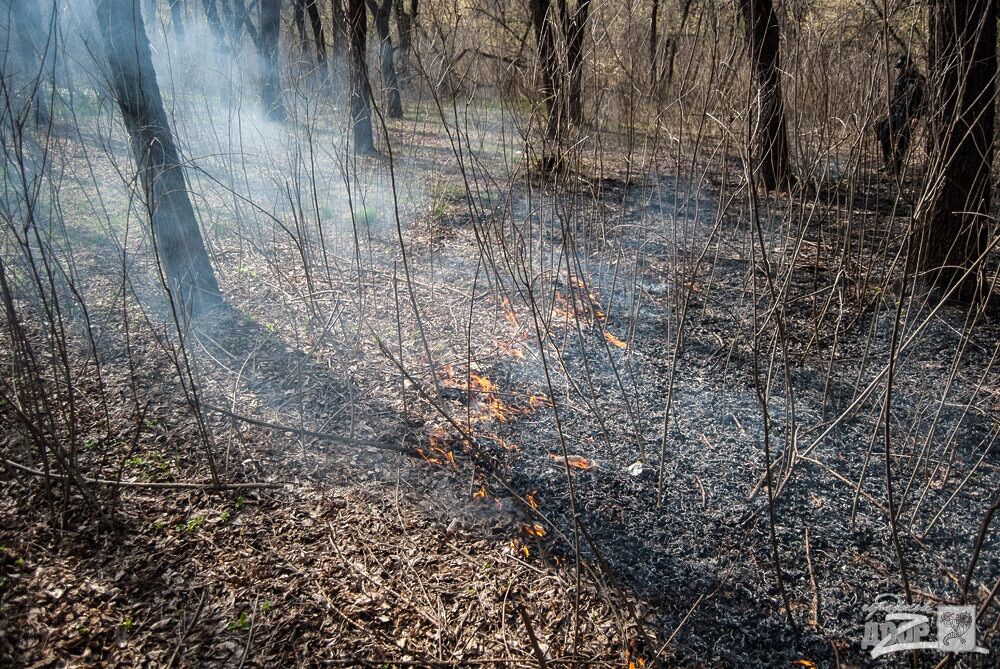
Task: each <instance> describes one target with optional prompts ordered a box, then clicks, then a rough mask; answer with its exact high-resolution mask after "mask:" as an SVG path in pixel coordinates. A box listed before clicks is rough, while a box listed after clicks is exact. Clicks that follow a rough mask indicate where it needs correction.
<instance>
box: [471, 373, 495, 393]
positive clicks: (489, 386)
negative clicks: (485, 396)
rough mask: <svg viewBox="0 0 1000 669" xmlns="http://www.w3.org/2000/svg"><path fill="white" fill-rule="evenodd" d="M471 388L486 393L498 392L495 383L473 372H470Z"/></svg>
mask: <svg viewBox="0 0 1000 669" xmlns="http://www.w3.org/2000/svg"><path fill="white" fill-rule="evenodd" d="M469 388H470V389H472V390H478V391H480V392H484V393H495V392H496V391H497V386H496V384H495V383H493V382H492V381H490V380H489V379H488V378H486V377H485V376H482V375H480V374H476V373H475V372H473V371H470V372H469Z"/></svg>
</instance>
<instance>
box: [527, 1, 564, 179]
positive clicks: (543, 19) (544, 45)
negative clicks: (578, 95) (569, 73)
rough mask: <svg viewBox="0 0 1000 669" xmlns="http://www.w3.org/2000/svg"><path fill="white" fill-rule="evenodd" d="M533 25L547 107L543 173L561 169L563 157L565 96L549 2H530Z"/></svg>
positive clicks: (541, 90)
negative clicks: (563, 94) (562, 92)
mask: <svg viewBox="0 0 1000 669" xmlns="http://www.w3.org/2000/svg"><path fill="white" fill-rule="evenodd" d="M529 9H530V11H531V25H532V27H533V28H534V31H535V39H536V41H537V43H538V62H539V65H540V67H541V75H542V77H541V87H540V92H541V94H542V100H543V101H544V103H545V107H546V121H545V135H544V138H543V144H542V158H541V164H540V167H541V170H542V171H543V172H552V171H555V170H556V169H558V167H559V165H560V163H561V162H562V161H561V157H562V149H561V137H560V134H561V132H562V128H563V126H564V125H565V124H564V122H563V121H564V116H565V114H564V112H563V104H562V99H561V98H562V96H561V95H559V81H560V78H561V77H560V69H561V68H560V67H559V58H558V56H557V54H556V44H555V34H554V32H553V29H552V21H551V20H550V19H549V11H550V2H549V0H530V1H529Z"/></svg>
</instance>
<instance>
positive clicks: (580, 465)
mask: <svg viewBox="0 0 1000 669" xmlns="http://www.w3.org/2000/svg"><path fill="white" fill-rule="evenodd" d="M549 459H550V460H554V461H556V462H563V456H561V455H559V454H558V453H549ZM565 462H566V464H567V465H569V466H570V467H572V468H573V469H581V470H583V471H588V470H590V469H596V468H597V464H596V463H594V462H592V461H591V460H588V459H587V458H585V457H583V456H582V455H567V456H566V458H565Z"/></svg>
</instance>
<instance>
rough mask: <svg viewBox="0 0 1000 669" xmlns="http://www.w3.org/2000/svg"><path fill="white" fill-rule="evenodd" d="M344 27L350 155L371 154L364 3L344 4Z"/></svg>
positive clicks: (353, 0) (350, 1)
mask: <svg viewBox="0 0 1000 669" xmlns="http://www.w3.org/2000/svg"><path fill="white" fill-rule="evenodd" d="M347 24H348V32H349V33H350V44H349V52H350V54H349V55H350V61H351V62H350V70H351V127H352V130H353V133H354V153H355V154H357V155H370V154H372V153H374V152H375V142H374V140H373V139H372V109H371V96H372V93H371V86H370V85H369V82H368V68H367V65H366V64H365V54H366V52H367V49H368V13H367V10H366V9H365V0H347Z"/></svg>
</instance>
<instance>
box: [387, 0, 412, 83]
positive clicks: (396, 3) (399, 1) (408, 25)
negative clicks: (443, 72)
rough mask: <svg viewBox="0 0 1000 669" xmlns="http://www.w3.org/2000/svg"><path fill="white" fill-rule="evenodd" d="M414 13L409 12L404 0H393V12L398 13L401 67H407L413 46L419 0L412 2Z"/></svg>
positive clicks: (397, 24)
mask: <svg viewBox="0 0 1000 669" xmlns="http://www.w3.org/2000/svg"><path fill="white" fill-rule="evenodd" d="M410 6H411V9H412V13H410V14H407V13H406V8H405V6H404V3H403V0H393V2H392V7H393V12H394V13H395V14H396V26H397V27H398V28H399V50H400V52H401V54H402V55H401V59H400V60H401V63H400V68H401V69H402V68H403V67H405V63H406V60H407V58H408V57H409V54H410V48H411V47H412V46H413V26H414V23H415V20H416V18H417V15H416V11H417V0H412V2H411V5H410Z"/></svg>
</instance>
